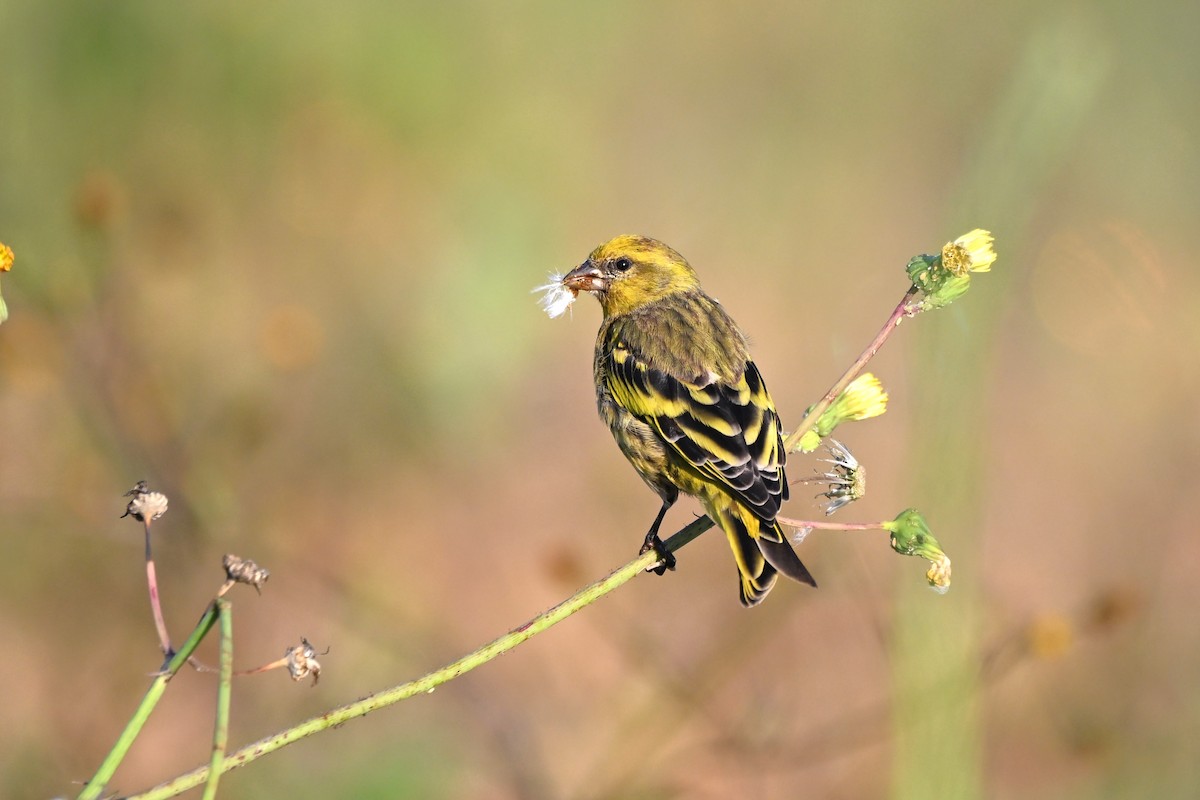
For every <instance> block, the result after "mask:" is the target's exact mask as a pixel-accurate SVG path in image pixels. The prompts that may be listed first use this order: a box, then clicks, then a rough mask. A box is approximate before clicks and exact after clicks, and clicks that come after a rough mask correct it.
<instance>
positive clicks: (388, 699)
mask: <svg viewBox="0 0 1200 800" xmlns="http://www.w3.org/2000/svg"><path fill="white" fill-rule="evenodd" d="M712 524H713V523H712V520H710V519H709V518H708V517H701V518H700V519H697V520H695V521H693V522H692V523H691V524H690V525H688V526H687V527H685V528H684V529H683V530H681V531H679V532H678V533H676V534H675V535H674V536H672V537H671V538H669V539H667V540H666V541H665V542H664V543H663V544H664V546H665V547H666V548H667V550H669V551H671V552H674V551H676V550H678V549H679V548H681V547H683V546H684V545H686V544H687V543H689V542H691V541H692V540H693V539H695V538H696V537H697V536H699V535H700V534H701V533H703V532H704V531H706V530H708V529H709V528H711V527H712ZM657 560H658V556H657V555H655V553H654V551H652V550H651V551H648V552H646V553H643V554H642V555H640V556H638V557H637V558H635V559H634V560H633V561H630V562H629V563H628V564H626V565H625V566H623V567H621V568H620V569H618V570H616V571H615V572H613V573H612V574H610V575H609V576H608V577H606V578H603V579H601V580H599V581H596V582H595V583H593V584H591V585H590V586H588V587H586V588H584V589H583V590H582V591H580V592H578V593H577V594H575V595H574V596H572V597H571V598H569V599H567V600H564V601H563V602H561V603H559V604H558V605H556V606H555V607H554V608H552V609H550V610H549V611H546V612H545V613H542V614H539V615H538V616H536V617H534V618H533V619H531V620H530V621H529V622H526V623H525V624H524V625H521V626H520V627H518V628H517V629H516V630H513V631H511V632H509V633H507V634H505V635H504V636H501V637H500V638H498V639H496V640H495V641H493V642H491V643H489V644H486V645H484V646H483V647H481V648H479V649H478V650H476V651H475V652H473V653H470V654H468V655H466V656H463V657H462V658H460V659H459V660H458V661H455V662H454V663H452V664H449V665H447V666H445V667H442V668H441V669H439V670H435V671H433V672H430V673H429V674H427V675H425V676H424V677H421V678H418V679H417V680H415V681H410V682H408V683H405V684H401V685H400V686H395V687H392V688H391V689H387V690H386V691H382V692H379V693H378V694H374V695H370V696H368V697H365V698H363V699H361V700H358V701H356V702H353V703H348V704H346V705H343V706H339V707H338V708H335V709H333V710H331V711H329V712H327V713H325V714H321V715H320V716H317V717H313V718H311V719H309V720H306V721H305V722H302V723H300V724H299V725H296V726H294V727H291V728H289V729H287V730H286V731H282V732H281V733H277V734H275V735H273V736H268V737H267V738H265V739H260V740H259V741H257V742H255V743H253V744H251V745H248V746H246V747H243V748H242V749H241V750H238V751H236V752H234V753H231V754H230V755H229V756H227V757H226V759H225V762H224V764H223V765H222V767H221V769H222V771H229V770H231V769H235V768H237V767H240V766H243V765H245V764H249V763H250V762H251V761H255V760H257V759H259V758H261V757H262V756H265V755H267V754H269V753H273V752H275V751H276V750H278V749H279V748H281V747H284V746H285V745H289V744H291V743H292V742H295V741H299V740H300V739H304V738H306V737H308V736H311V735H313V734H314V733H319V732H320V731H323V730H325V729H327V728H333V727H336V726H338V725H341V724H343V723H345V722H347V721H348V720H351V719H355V718H357V717H362V716H365V715H367V714H369V713H371V712H372V711H377V710H378V709H380V708H384V707H386V706H390V705H393V704H395V703H398V702H400V701H401V700H404V699H407V698H409V697H412V696H413V695H416V694H425V693H428V692H432V691H433V690H434V689H436V688H437V687H438V686H440V685H442V684H443V683H445V682H447V681H449V680H453V679H454V678H457V677H458V676H459V675H463V674H465V673H467V672H470V671H471V670H473V669H475V668H476V667H479V666H482V665H483V664H486V663H487V662H489V661H491V660H492V659H493V658H495V657H496V656H498V655H501V654H503V653H506V652H508V651H509V650H511V649H513V648H514V647H516V646H517V645H519V644H521V643H522V642H524V641H525V640H526V639H529V638H530V637H532V636H536V635H537V634H539V633H541V632H542V631H544V630H546V629H548V628H550V627H552V626H554V625H556V624H558V623H559V622H562V621H563V620H564V619H566V618H567V617H569V616H571V615H572V614H574V613H575V612H576V611H579V610H580V609H582V608H585V607H586V606H588V605H591V604H592V603H593V602H595V601H596V600H598V599H600V598H601V597H603V596H604V595H606V594H608V593H609V592H611V591H613V590H614V589H616V588H617V587H619V586H622V585H624V584H625V583H628V582H629V581H630V580H632V579H633V578H635V577H637V576H638V575H640V574H641V573H643V572H645V571H646V569H647V568H649V567H653V566H654V565H655V564H656V563H657ZM209 770H210V768H209V767H199V768H198V769H195V770H192V771H191V772H189V773H186V774H184V775H180V776H179V777H177V778H174V779H172V780H170V781H167V782H166V783H161V784H159V785H158V786H155V787H154V788H152V789H150V790H148V791H146V792H143V793H142V794H137V795H130V796H129V798H128V800H159V799H160V798H166V797H174V796H175V795H177V794H180V793H181V792H184V791H186V790H188V789H191V788H194V787H196V786H199V785H200V784H201V783H203V782H204V781H205V780H206V779H207V777H208V773H209ZM81 800H83V798H81Z"/></svg>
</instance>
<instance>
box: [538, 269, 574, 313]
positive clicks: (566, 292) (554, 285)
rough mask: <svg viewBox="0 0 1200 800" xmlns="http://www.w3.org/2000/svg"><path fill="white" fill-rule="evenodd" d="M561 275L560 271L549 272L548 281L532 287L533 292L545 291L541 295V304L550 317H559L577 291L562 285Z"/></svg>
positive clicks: (569, 304)
mask: <svg viewBox="0 0 1200 800" xmlns="http://www.w3.org/2000/svg"><path fill="white" fill-rule="evenodd" d="M562 278H563V276H562V275H561V274H560V273H557V272H552V273H550V282H549V283H546V284H543V285H542V286H537V287H534V289H533V292H535V293H536V292H545V294H544V295H543V296H542V300H541V306H542V310H543V311H545V312H546V313H547V314H548V315H549V316H550V319H554V318H555V317H561V316H562V315H563V314H564V313H566V310H567V309H568V308H570V307H571V304H572V303H574V302H575V297H576V296H577V294H578V293H577V292H576V291H575V290H574V289H568V288H567V287H566V286H564V285H563V282H562Z"/></svg>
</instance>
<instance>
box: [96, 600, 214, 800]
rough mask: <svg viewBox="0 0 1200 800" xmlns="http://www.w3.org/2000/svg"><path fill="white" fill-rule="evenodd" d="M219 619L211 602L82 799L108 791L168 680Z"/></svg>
mask: <svg viewBox="0 0 1200 800" xmlns="http://www.w3.org/2000/svg"><path fill="white" fill-rule="evenodd" d="M216 620H217V606H216V604H215V603H211V604H209V606H208V608H207V609H205V611H204V615H203V616H201V617H200V621H199V622H198V623H196V628H195V630H193V631H192V635H191V636H189V637H188V640H187V641H186V642H184V643H183V647H181V648H180V649H179V652H178V653H176V654H175V655H174V656H172V657H171V660H170V661H168V662H167V665H166V667H165V668H164V669H163V671H162V672H160V673H159V674H158V675H157V676H156V677H155V678H154V682H153V683H151V684H150V689H149V690H148V691H147V692H146V696H145V697H143V698H142V703H141V705H139V706H138V708H137V711H135V712H134V714H133V717H132V718H131V719H130V720H129V723H128V724H127V725H126V726H125V730H123V731H122V732H121V735H120V736H119V737H118V738H117V743H116V744H114V745H113V748H112V750H111V751H110V752H109V754H108V755H107V756H106V757H105V759H104V761H103V762H102V763H101V764H100V768H99V769H97V770H96V774H95V775H93V776H92V779H91V780H90V781H88V782H87V784H86V785H85V786H84V787H83V791H82V792H80V793H79V798H78V800H96V798H98V797H100V795H101V793H102V792H103V791H104V787H105V786H107V785H108V782H109V781H110V780H111V779H112V776H113V773H114V772H116V770H117V766H118V765H119V764H120V763H121V761H122V759H124V758H125V754H126V753H127V752H128V751H129V747H130V745H132V744H133V741H134V739H136V738H137V736H138V734H139V733H140V732H141V730H142V726H143V725H145V724H146V720H148V719H149V718H150V713H151V712H152V711H154V707H155V706H156V705H158V701H159V699H160V698H162V695H163V692H164V691H166V689H167V682H168V681H169V680H171V678H173V677H174V676H175V673H177V672H179V669H180V667H182V666H183V665H184V664H185V663H186V662H187V660H188V656H190V655H191V654H192V652H194V651H195V649H196V648H197V647H198V646H199V644H200V642H201V641H202V640H203V639H204V637H205V636H206V635H208V632H209V631H210V630H212V626H213V623H215V622H216Z"/></svg>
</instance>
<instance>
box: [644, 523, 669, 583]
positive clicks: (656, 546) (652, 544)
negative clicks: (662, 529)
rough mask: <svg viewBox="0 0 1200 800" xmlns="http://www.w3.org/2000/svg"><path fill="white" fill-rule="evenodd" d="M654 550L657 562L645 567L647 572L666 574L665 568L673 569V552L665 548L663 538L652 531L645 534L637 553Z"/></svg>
mask: <svg viewBox="0 0 1200 800" xmlns="http://www.w3.org/2000/svg"><path fill="white" fill-rule="evenodd" d="M651 550H653V551H654V554H655V555H656V556H658V564H657V565H655V566H653V567H647V568H646V571H647V572H653V573H654V574H655V575H666V574H667V570H674V569H675V554H674V553H672V552H671V551H670V550H668V549H667V546H666V545H665V544H663V540H662V539H660V538H658V534H657V533H655V532H654V531H651V532H650V533H648V534H646V541H645V542H643V543H642V549H641V550H639V551H638V555H645V554H646V553H648V552H650V551H651Z"/></svg>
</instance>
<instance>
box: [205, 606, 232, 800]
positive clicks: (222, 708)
mask: <svg viewBox="0 0 1200 800" xmlns="http://www.w3.org/2000/svg"><path fill="white" fill-rule="evenodd" d="M216 604H217V611H218V613H219V614H220V615H221V678H220V682H219V683H218V684H217V719H216V722H215V723H214V725H213V747H212V760H211V761H209V764H208V780H207V781H205V784H204V796H203V797H202V798H201V800H215V798H216V796H217V784H219V783H220V781H221V773H222V772H223V770H222V769H221V767H222V766H223V765H224V764H225V749H226V747H227V746H228V744H229V698H230V696H231V694H232V693H233V692H232V690H233V607H232V606H231V605H229V601H228V600H226V599H224V598H218V599H217V601H216Z"/></svg>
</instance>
